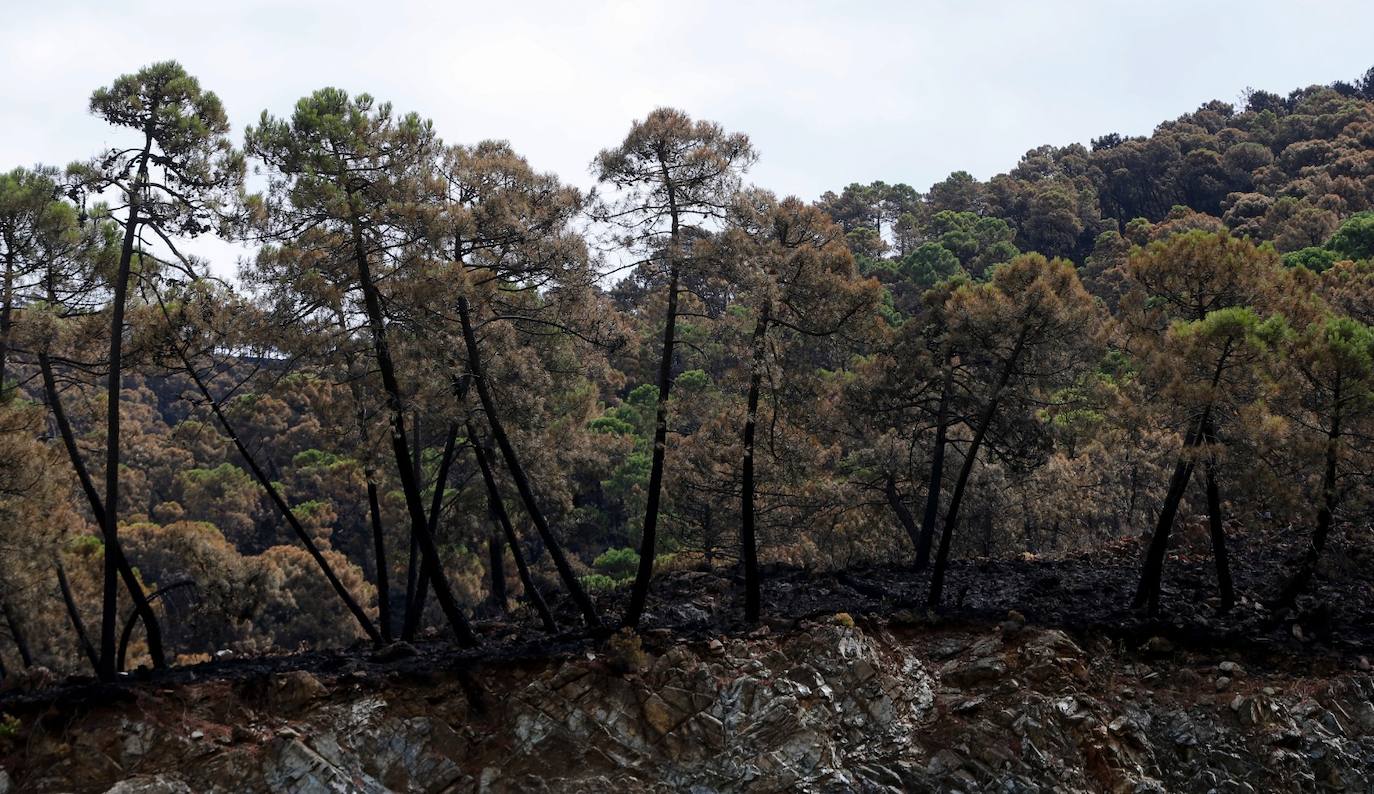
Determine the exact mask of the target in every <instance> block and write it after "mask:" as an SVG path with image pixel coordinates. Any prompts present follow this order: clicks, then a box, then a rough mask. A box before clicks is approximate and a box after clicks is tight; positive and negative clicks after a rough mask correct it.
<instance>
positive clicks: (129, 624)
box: [115, 579, 196, 673]
mask: <svg viewBox="0 0 1374 794" xmlns="http://www.w3.org/2000/svg"><path fill="white" fill-rule="evenodd" d="M195 584H196V583H195V582H193V581H191V580H190V579H183V580H182V581H180V582H173V583H172V584H169V585H167V586H166V587H159V588H158V589H156V590H154V591H153V592H152V593H150V594H149V595H148V600H149V601H156V600H157V599H159V598H162V597H163V596H165V595H167V593H169V592H171V591H173V590H176V589H177V588H179V587H194V586H195ZM137 617H138V613H136V612H131V613H129V617H128V619H127V620H125V621H124V631H123V632H121V633H120V635H119V655H118V664H117V665H116V666H115V669H116V670H118V671H119V672H121V673H122V672H124V660H125V658H126V656H127V654H128V652H129V640H130V639H131V638H133V636H134V623H135V619H136V618H137Z"/></svg>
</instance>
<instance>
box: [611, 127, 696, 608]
mask: <svg viewBox="0 0 1374 794" xmlns="http://www.w3.org/2000/svg"><path fill="white" fill-rule="evenodd" d="M658 162H659V168H660V170H661V172H662V175H663V186H664V188H665V190H666V191H667V196H668V216H669V221H670V226H669V229H668V306H667V316H666V317H665V318H664V321H663V351H662V354H661V355H660V358H659V362H658V405H657V409H656V410H655V412H654V454H653V462H652V465H651V466H650V469H649V493H648V498H647V499H646V500H645V506H644V528H643V532H642V534H641V535H640V540H639V570H638V571H636V573H635V581H634V586H633V587H632V588H631V590H630V605H629V607H627V608H626V610H625V619H624V621H623V622H624V625H625V626H627V627H629V628H632V629H634V628H638V627H639V619H640V617H641V616H643V614H644V604H645V602H646V601H648V599H649V581H650V580H651V579H652V578H653V575H654V558H655V556H656V554H657V548H658V546H657V544H658V513H659V503H660V500H661V499H662V495H663V459H664V457H665V455H666V454H667V451H668V393H669V391H670V390H671V389H672V388H673V343H674V337H675V336H676V334H677V300H678V280H679V278H680V276H681V275H682V273H681V262H680V261H679V257H680V256H681V254H682V249H681V242H682V241H681V237H680V233H681V223H680V220H679V217H678V208H677V188H676V185H675V183H674V182H673V179H672V176H671V175H670V173H669V171H668V164H667V163H666V162H665V161H664V159H663V153H662V152H661V151H660V153H659V161H658Z"/></svg>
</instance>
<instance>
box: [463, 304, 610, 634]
mask: <svg viewBox="0 0 1374 794" xmlns="http://www.w3.org/2000/svg"><path fill="white" fill-rule="evenodd" d="M458 318H459V321H460V322H461V323H462V326H463V342H464V344H465V346H466V347H467V353H468V371H469V373H471V375H472V379H473V381H474V382H475V383H476V385H477V397H478V399H479V400H480V401H481V403H482V412H483V413H485V414H486V415H487V426H488V427H489V428H490V429H491V436H492V438H493V439H494V440H495V441H496V446H497V447H498V448H499V449H500V450H501V457H502V458H503V459H504V460H505V462H506V470H507V471H509V472H510V477H511V480H513V481H514V482H515V488H516V490H517V491H518V492H519V493H520V500H521V503H522V504H524V506H525V512H527V513H528V514H529V516H530V520H531V521H533V522H534V528H535V530H536V531H537V532H538V533H539V538H540V539H541V540H542V541H543V542H544V546H545V548H547V549H548V551H549V556H550V557H552V558H553V564H554V567H555V568H557V569H558V577H559V579H561V580H562V581H563V586H564V587H566V588H568V593H569V594H570V595H571V596H572V599H573V601H574V602H575V603H576V604H577V606H578V609H580V610H581V611H582V620H583V622H584V623H586V625H587V628H590V629H599V628H601V618H600V616H598V615H597V613H596V606H595V605H593V604H592V600H591V599H590V598H588V597H587V591H586V590H584V589H583V588H582V583H581V582H579V581H578V580H577V575H576V574H575V573H573V570H572V566H571V565H569V564H568V559H567V557H566V556H564V554H563V547H562V545H561V544H560V543H559V542H558V540H557V539H556V538H555V537H554V536H553V532H552V531H551V530H550V529H549V523H548V521H547V520H546V519H545V518H544V511H542V510H540V509H539V503H538V501H537V500H536V499H535V496H534V489H533V488H532V487H531V486H530V481H529V478H528V477H526V476H525V469H524V467H522V466H521V465H520V458H519V457H518V456H517V455H516V454H515V447H514V446H512V445H511V442H510V438H509V437H508V436H507V435H506V430H505V428H504V427H503V426H502V424H501V418H500V416H499V415H498V414H497V412H496V400H495V398H494V397H493V396H492V393H491V385H490V384H488V383H487V378H486V373H485V370H484V369H483V367H482V359H481V356H480V354H479V351H478V349H477V333H476V332H475V331H474V330H473V327H472V310H471V307H470V306H469V304H468V299H467V296H466V295H462V296H459V298H458Z"/></svg>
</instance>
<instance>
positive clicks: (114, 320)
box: [100, 132, 167, 681]
mask: <svg viewBox="0 0 1374 794" xmlns="http://www.w3.org/2000/svg"><path fill="white" fill-rule="evenodd" d="M152 147H153V138H152V133H151V132H147V133H145V142H144V147H143V153H142V154H141V155H140V156H139V161H138V171H137V175H136V176H135V177H134V184H133V187H132V188H131V189H130V191H129V217H128V218H127V219H126V221H125V224H124V241H123V244H122V245H121V247H120V251H119V266H118V268H117V269H116V271H115V279H114V297H113V299H112V300H111V302H110V354H109V359H108V362H107V363H108V366H109V373H108V377H107V380H106V384H105V399H106V406H105V409H106V410H105V498H104V505H105V515H104V519H105V520H104V527H105V554H104V584H103V587H102V590H101V615H100V678H101V679H102V680H104V681H113V680H115V675H116V672H117V670H116V669H115V629H116V624H117V622H118V618H119V612H118V609H119V604H118V577H119V575H120V570H119V569H120V566H119V563H118V560H119V558H120V557H122V556H123V550H122V549H121V547H120V544H119V461H120V451H119V441H120V439H119V415H120V410H119V397H120V391H121V389H122V388H123V385H124V314H125V309H126V308H127V307H126V304H127V303H128V293H129V279H130V277H131V274H132V268H133V257H134V242H135V239H136V238H137V234H138V225H139V217H138V216H139V209H140V201H141V200H142V191H143V188H144V185H145V184H147V181H148V159H149V155H150V153H151V151H152ZM130 595H131V596H132V597H133V599H134V603H135V605H136V606H138V608H139V612H140V614H142V615H143V616H144V621H143V622H144V626H145V629H146V632H147V638H148V653H149V655H150V656H152V659H153V666H154V667H165V666H166V664H167V660H166V658H165V657H164V655H163V650H162V627H161V626H159V625H158V622H157V617H156V616H155V615H153V614H152V609H151V608H150V607H146V604H144V605H139V604H138V602H139V600H140V599H141V598H142V588H141V587H140V588H138V593H137V594H135V593H134V592H133V591H132V590H131V591H130Z"/></svg>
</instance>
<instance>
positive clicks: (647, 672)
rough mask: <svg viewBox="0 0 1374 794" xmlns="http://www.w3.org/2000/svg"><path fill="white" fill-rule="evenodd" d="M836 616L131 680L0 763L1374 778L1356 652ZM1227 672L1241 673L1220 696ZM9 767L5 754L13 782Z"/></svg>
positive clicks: (383, 773) (711, 774) (673, 783)
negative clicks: (1323, 670)
mask: <svg viewBox="0 0 1374 794" xmlns="http://www.w3.org/2000/svg"><path fill="white" fill-rule="evenodd" d="M821 614H827V613H821ZM828 614H833V613H828ZM822 620H823V622H820V623H806V624H804V626H803V627H802V628H800V629H796V630H790V631H784V630H770V631H769V632H765V633H751V634H749V635H747V636H744V637H736V638H720V639H715V640H711V641H709V642H706V643H702V642H700V641H697V642H682V643H676V644H672V643H671V637H665V636H662V635H661V634H660V635H653V636H652V639H653V641H654V644H653V648H652V653H650V651H647V650H642V649H641V650H639V651H638V652H639V653H640V654H641V655H643V657H644V658H643V659H642V661H641V662H640V663H636V664H634V665H617V664H615V663H613V662H614V660H615V658H617V657H619V656H624V655H625V654H626V653H627V651H626V647H628V646H627V645H626V643H627V642H629V644H630V645H634V647H635V648H638V645H637V644H635V642H632V641H637V639H638V637H637V636H633V635H626V636H625V637H624V638H622V640H620V641H618V644H617V643H611V642H607V643H605V644H603V645H597V646H591V645H588V646H583V647H581V648H580V649H578V650H577V651H576V652H569V653H568V655H566V656H564V657H561V658H558V659H554V660H547V661H534V662H527V663H520V664H517V665H510V664H492V665H489V666H486V667H480V668H476V669H473V670H470V671H468V672H466V673H463V674H459V673H456V672H453V673H443V672H432V673H427V674H425V675H424V676H422V677H416V678H411V679H407V678H405V677H404V676H402V675H400V674H399V673H398V671H395V670H392V671H388V672H387V673H386V677H385V678H383V677H381V676H378V675H373V676H371V677H362V678H357V677H350V676H348V675H346V674H345V673H342V672H339V673H335V674H334V676H333V677H330V676H329V675H326V674H325V673H324V672H319V673H317V674H314V675H312V674H310V673H306V672H296V673H286V674H280V675H273V676H265V675H264V676H263V677H262V678H261V679H260V680H258V681H257V682H256V683H254V682H253V681H247V682H243V683H241V684H235V685H233V686H230V685H227V684H224V683H222V682H220V683H216V682H214V681H203V682H197V683H193V684H184V685H180V686H178V687H173V688H158V687H157V686H153V685H147V686H134V687H131V688H130V691H131V692H132V694H131V697H132V698H134V699H135V700H136V701H138V702H137V707H136V708H129V707H128V706H127V704H111V705H109V706H98V707H83V709H82V710H79V711H77V712H75V713H73V714H71V715H63V718H62V719H61V720H53V719H47V718H45V717H44V714H45V712H44V711H43V710H41V709H35V710H34V711H33V712H32V713H28V712H25V713H21V714H20V715H19V717H20V720H21V722H22V723H23V724H24V725H26V726H32V725H38V724H39V723H42V724H43V725H52V726H59V727H57V728H51V729H50V728H42V729H40V730H36V731H34V733H33V737H32V738H31V739H30V740H29V741H28V742H27V744H26V746H25V749H24V751H23V753H22V754H21V753H15V754H14V755H12V756H5V755H0V764H3V765H5V768H6V769H7V770H8V772H9V776H10V777H13V779H14V780H15V781H17V782H18V787H19V788H20V789H22V790H23V791H36V792H48V791H70V790H72V788H73V786H72V785H71V781H74V780H80V781H88V782H83V784H82V786H81V790H83V791H84V790H90V791H105V790H107V789H108V790H110V791H115V792H121V794H181V793H182V792H186V791H196V792H223V791H235V792H239V791H249V792H251V791H292V792H334V791H349V792H377V793H378V794H380V792H388V791H397V792H421V791H424V792H439V791H455V792H488V791H490V792H505V791H527V790H528V791H546V792H564V791H567V792H593V791H598V792H599V791H631V792H634V791H697V792H733V791H741V790H745V789H748V790H751V791H755V790H757V791H803V792H806V791H814V792H822V791H825V792H828V791H874V792H898V791H962V792H966V793H968V794H971V793H972V792H975V791H998V792H1050V791H1064V792H1091V791H1123V792H1164V791H1210V790H1216V791H1218V792H1229V791H1247V790H1249V791H1280V790H1283V791H1286V790H1313V789H1317V788H1326V789H1344V790H1347V791H1366V790H1371V789H1370V786H1371V784H1374V779H1371V773H1370V770H1371V769H1374V703H1372V702H1371V701H1372V700H1374V683H1371V682H1370V681H1369V680H1368V677H1367V676H1359V675H1358V674H1357V673H1353V672H1352V673H1349V674H1348V676H1349V677H1348V678H1343V677H1340V676H1335V677H1327V678H1323V679H1321V681H1322V685H1321V686H1320V687H1316V686H1312V685H1311V683H1310V681H1308V682H1295V681H1294V680H1293V679H1292V678H1291V677H1289V678H1285V677H1283V676H1280V675H1276V674H1274V673H1273V672H1272V671H1268V670H1265V669H1263V665H1262V664H1260V665H1259V666H1258V667H1257V666H1256V662H1254V661H1252V660H1250V659H1249V658H1246V663H1247V664H1248V665H1249V666H1250V668H1251V669H1250V670H1249V671H1245V668H1243V667H1241V665H1240V663H1239V662H1237V661H1234V660H1223V661H1221V662H1217V661H1215V660H1212V661H1209V660H1206V659H1199V658H1198V657H1197V655H1196V654H1195V653H1193V652H1189V653H1186V654H1185V653H1181V654H1179V655H1178V656H1179V659H1178V661H1171V660H1170V659H1164V658H1155V659H1152V660H1151V661H1150V662H1149V663H1148V664H1145V663H1141V662H1140V660H1139V659H1138V658H1136V657H1133V656H1130V655H1124V656H1123V655H1121V654H1119V653H1118V652H1117V651H1116V650H1114V649H1113V647H1112V645H1111V644H1110V643H1106V642H1104V641H1101V640H1100V639H1098V640H1094V639H1092V638H1088V639H1086V640H1085V641H1084V642H1082V643H1080V642H1078V641H1075V640H1074V639H1073V638H1071V637H1069V636H1068V635H1067V634H1065V633H1063V632H1059V631H1051V630H1039V629H1035V628H1033V627H1026V628H1023V629H1021V630H1019V631H1017V632H1014V633H1008V632H1007V631H1006V630H1005V627H999V628H994V629H990V630H971V631H970V630H964V631H960V630H957V629H951V628H948V627H943V628H930V627H921V628H919V629H914V630H910V631H911V632H912V633H911V634H909V635H904V634H901V633H900V631H907V629H900V630H899V629H892V632H898V633H896V634H894V633H892V632H890V631H889V630H887V629H883V628H879V627H877V626H876V625H875V624H876V621H874V620H873V619H871V618H869V617H865V618H864V619H863V620H862V621H860V622H859V625H856V626H849V625H845V622H844V621H842V620H835V619H830V618H823V619H822ZM665 642H666V643H669V644H666V647H665V644H664V643H665ZM622 646H625V647H622ZM1084 648H1089V649H1091V650H1090V652H1085V651H1084V650H1083V649H1084ZM1184 657H1186V658H1184ZM1228 662H1230V664H1228ZM1196 670H1202V671H1211V670H1215V671H1216V672H1217V673H1218V674H1219V675H1217V676H1214V677H1211V678H1208V679H1204V678H1201V677H1199V676H1198V675H1197V673H1196ZM931 671H934V672H933V673H932V672H931ZM1189 672H1191V673H1192V678H1189V677H1188V676H1186V675H1184V673H1189ZM1216 678H1226V679H1229V683H1228V686H1229V688H1231V689H1235V690H1238V691H1236V692H1235V693H1234V695H1233V694H1231V693H1229V692H1228V693H1227V694H1226V695H1225V696H1222V697H1218V696H1215V695H1213V694H1212V687H1211V684H1212V682H1214V681H1215V680H1216ZM1242 679H1244V680H1242ZM383 681H384V682H385V683H384V684H383ZM1194 684H1201V685H1202V686H1201V687H1197V686H1194ZM1199 689H1200V690H1201V691H1199ZM475 693H480V698H479V701H474V700H471V699H470V698H474V697H477V695H476V694H475ZM53 731H57V732H53ZM197 738H199V740H198V741H197V740H196V739H197ZM4 752H7V751H6V750H4V749H0V753H4ZM15 764H18V766H16V765H15ZM7 786H8V787H9V788H14V787H15V784H13V783H10V782H9V778H7V777H5V776H4V774H3V773H0V794H9V792H8V791H7V788H6V787H7ZM112 786H113V787H114V788H111V787H112Z"/></svg>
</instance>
